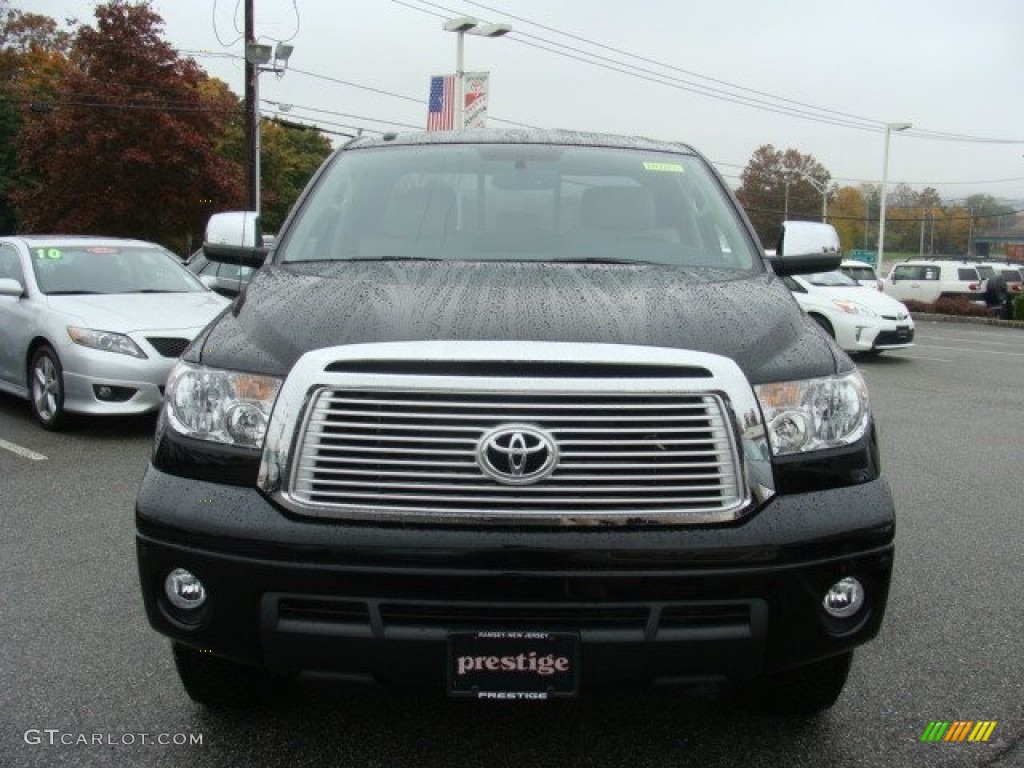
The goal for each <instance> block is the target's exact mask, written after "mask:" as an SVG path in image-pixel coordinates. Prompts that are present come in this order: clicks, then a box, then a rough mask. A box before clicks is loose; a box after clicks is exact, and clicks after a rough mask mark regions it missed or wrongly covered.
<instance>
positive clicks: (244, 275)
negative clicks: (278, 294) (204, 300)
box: [185, 248, 256, 298]
mask: <svg viewBox="0 0 1024 768" xmlns="http://www.w3.org/2000/svg"><path fill="white" fill-rule="evenodd" d="M185 266H186V267H188V268H189V270H190V271H191V272H192V273H193V274H195V275H197V276H198V277H199V279H200V280H201V281H202V283H203V285H205V286H206V287H207V288H209V289H210V290H212V291H216V292H217V293H219V294H220V295H221V296H226V297H228V298H234V297H235V296H237V295H238V294H239V292H240V291H241V290H242V288H243V287H244V286H245V284H246V283H248V282H249V280H251V279H252V274H253V272H255V271H256V270H255V269H253V268H252V267H247V266H245V265H244V264H224V263H221V262H217V261H210V260H209V259H207V258H206V256H205V255H204V254H203V249H202V248H200V249H199V250H197V251H196V252H195V253H193V254H192V255H191V256H190V257H189V259H188V261H186V262H185Z"/></svg>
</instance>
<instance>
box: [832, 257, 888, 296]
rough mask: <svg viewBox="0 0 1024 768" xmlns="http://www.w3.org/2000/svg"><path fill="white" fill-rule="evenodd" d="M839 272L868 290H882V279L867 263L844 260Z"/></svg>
mask: <svg viewBox="0 0 1024 768" xmlns="http://www.w3.org/2000/svg"><path fill="white" fill-rule="evenodd" d="M839 271H840V272H842V273H843V274H844V275H846V276H847V277H849V278H852V279H853V280H856V281H857V283H859V284H860V285H863V286H864V287H866V288H874V289H875V290H876V291H881V290H882V280H881V278H879V277H878V273H877V272H876V271H875V268H874V267H873V266H871V265H870V264H868V263H867V262H866V261H857V260H856V259H843V261H842V263H841V264H840V265H839Z"/></svg>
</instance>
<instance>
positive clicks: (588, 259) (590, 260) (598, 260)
mask: <svg viewBox="0 0 1024 768" xmlns="http://www.w3.org/2000/svg"><path fill="white" fill-rule="evenodd" d="M555 263H557V264H640V265H644V266H660V267H664V266H668V265H667V264H665V262H663V261H645V260H644V259H613V258H608V257H604V256H584V257H581V258H577V259H558V260H557V261H556V262H555Z"/></svg>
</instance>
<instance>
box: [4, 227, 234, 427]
mask: <svg viewBox="0 0 1024 768" xmlns="http://www.w3.org/2000/svg"><path fill="white" fill-rule="evenodd" d="M229 303H230V302H229V301H228V300H227V299H225V298H223V297H222V296H218V295H217V294H215V293H213V292H212V291H210V290H209V289H207V288H206V286H204V285H203V284H202V283H201V282H200V281H199V280H198V279H197V278H196V277H195V276H194V275H192V274H191V273H190V272H189V271H188V270H187V269H185V268H184V267H183V266H182V265H181V263H180V261H179V260H178V259H177V258H176V257H175V256H174V255H173V254H171V253H170V252H169V251H167V250H165V249H163V248H162V247H160V246H159V245H155V244H154V243H147V242H144V241H141V240H124V239H112V238H95V237H42V236H30V235H26V236H21V237H0V391H3V392H9V393H11V394H14V395H17V396H20V397H24V398H27V399H28V400H29V403H30V404H31V409H32V414H33V416H34V417H35V418H36V420H37V421H38V422H39V423H40V424H41V425H42V426H43V427H44V428H46V429H59V428H60V427H61V426H62V424H63V422H64V421H65V414H66V413H68V412H73V413H85V414H96V415H102V414H135V413H146V412H148V411H155V410H157V409H158V408H159V407H160V404H161V402H162V401H163V388H164V383H165V382H166V380H167V374H168V373H169V372H170V370H171V367H172V366H173V365H174V362H175V360H176V359H177V358H178V357H179V356H180V355H181V353H182V352H183V351H184V349H185V347H187V346H188V345H189V344H190V343H191V342H192V340H193V339H194V338H195V337H196V336H197V335H198V334H199V332H200V331H201V330H202V329H203V328H204V327H205V326H206V324H207V323H209V322H210V320H212V319H213V318H214V317H216V316H217V315H218V314H219V313H220V312H221V310H223V309H224V307H226V306H227V305H228V304H229Z"/></svg>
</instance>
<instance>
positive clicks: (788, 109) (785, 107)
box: [392, 0, 1024, 144]
mask: <svg viewBox="0 0 1024 768" xmlns="http://www.w3.org/2000/svg"><path fill="white" fill-rule="evenodd" d="M392 2H394V3H396V4H398V5H403V6H406V7H408V8H411V9H413V10H417V11H420V12H422V13H428V14H430V15H434V16H441V14H438V13H436V12H434V11H430V10H427V9H426V8H421V7H417V6H414V5H410V4H409V3H408V2H405V0H392ZM414 2H417V3H420V4H421V5H424V6H429V7H432V8H437V9H440V10H443V11H444V12H445V13H447V14H456V15H458V14H460V11H458V10H456V9H453V8H450V7H447V6H443V5H440V4H438V3H434V2H431V1H430V0H414ZM463 2H466V3H467V4H469V5H473V6H477V7H480V8H484V9H486V10H488V11H492V12H494V13H499V14H501V15H503V16H507V17H508V18H510V19H513V20H516V21H520V22H522V23H525V24H528V25H530V26H534V27H537V28H539V29H543V30H546V31H548V32H553V33H555V34H557V35H561V36H563V37H566V38H568V39H571V40H575V41H578V42H582V43H585V44H586V45H589V46H592V47H594V48H597V49H599V50H604V51H609V52H612V53H615V54H618V55H620V56H626V57H629V58H632V59H635V60H637V61H641V62H644V63H647V64H653V65H655V66H658V67H661V68H663V69H668V70H671V71H675V72H680V73H683V74H686V75H688V76H690V77H696V78H699V79H702V80H706V81H708V82H711V83H717V84H719V85H724V86H726V87H727V88H730V89H732V90H733V91H738V92H740V93H730V92H729V91H725V90H722V89H721V88H716V87H714V86H705V85H701V84H699V83H693V82H692V81H687V80H683V79H681V78H677V77H673V76H668V75H664V74H661V73H656V72H652V71H651V70H647V69H643V68H640V67H637V66H636V65H634V64H629V63H626V62H622V61H616V60H614V59H610V58H608V57H605V56H599V55H597V54H594V53H590V52H586V51H582V50H580V49H578V48H573V47H570V46H565V45H562V44H560V43H558V42H554V41H550V40H545V39H544V38H540V37H538V36H536V35H530V34H529V33H525V32H522V31H518V32H514V33H513V35H512V36H511V37H510V38H509V39H511V40H513V41H514V42H518V43H520V44H523V45H527V46H531V47H534V48H539V49H540V50H544V51H547V52H549V53H553V54H555V55H558V56H563V57H565V58H569V59H575V60H577V61H582V62H584V63H587V64H591V65H593V66H599V67H602V68H604V69H610V70H612V71H617V72H620V73H621V74H627V75H630V76H633V77H638V78H640V79H644V80H649V81H650V82H653V83H656V84H660V85H666V86H669V87H673V88H676V89H678V90H683V91H690V92H693V93H697V94H699V95H703V96H706V97H708V98H712V99H717V100H720V101H726V102H730V103H734V104H738V105H741V106H746V107H748V108H753V109H759V110H762V111H768V112H775V113H777V114H781V115H786V116H790V117H796V118H798V119H804V120H810V121H813V122H819V123H825V124H832V125H837V126H840V127H845V128H850V129H854V130H866V131H871V132H875V133H881V132H883V131H884V130H885V123H884V122H883V121H880V120H876V119H873V118H867V117H861V116H858V115H853V114H851V113H848V112H841V111H838V110H833V109H829V108H826V107H819V106H816V105H813V104H809V103H807V102H801V101H797V100H795V99H789V98H786V97H782V96H777V95H773V94H770V93H767V92H765V91H759V90H756V89H752V88H747V87H745V86H742V85H737V84H735V83H730V82H728V81H725V80H720V79H718V78H713V77H709V76H707V75H702V74H700V73H697V72H692V71H690V70H685V69H682V68H680V67H676V66H674V65H672V64H666V63H664V62H661V61H657V60H655V59H650V58H647V57H644V56H640V55H637V54H634V53H631V52H629V51H625V50H622V49H619V48H614V47H612V46H608V45H605V44H603V43H599V42H595V41H593V40H590V39H588V38H585V37H582V36H579V35H574V34H571V33H568V32H564V31H562V30H559V29H556V28H554V27H550V26H547V25H544V24H540V23H538V22H535V21H533V20H531V19H528V18H525V17H522V16H517V15H515V14H510V13H506V12H505V11H503V10H502V9H499V8H495V7H493V6H489V5H486V4H484V3H480V2H475V1H474V0H463ZM522 37H530V38H533V39H535V40H540V41H542V43H545V44H546V45H541V44H537V43H529V42H528V41H526V40H523V39H521V38H522ZM551 45H555V46H559V47H561V48H565V49H566V50H571V51H575V52H577V53H581V54H582V55H583V56H589V57H591V59H597V60H596V61H595V60H591V59H585V58H581V57H579V56H574V55H572V54H568V53H565V52H563V51H561V50H558V49H556V48H550V47H546V46H551ZM602 61H604V62H612V63H611V64H602V63H601V62H602ZM621 67H630V68H631V69H635V70H638V71H637V72H632V71H629V70H625V69H622V68H621ZM641 73H647V75H653V77H649V76H645V75H644V74H641ZM743 93H749V94H754V95H755V96H760V97H764V98H754V97H753V96H744V95H742V94H743ZM765 99H770V100H771V101H766V100H765ZM772 102H779V103H772ZM808 110H811V111H808ZM819 113H820V114H819ZM908 134H909V135H912V136H916V137H918V138H922V139H928V140H936V141H959V142H967V143H986V144H1024V140H1018V139H999V138H991V137H979V136H967V135H961V134H954V133H948V132H943V131H932V130H928V129H923V128H918V129H911V130H910V131H908Z"/></svg>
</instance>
